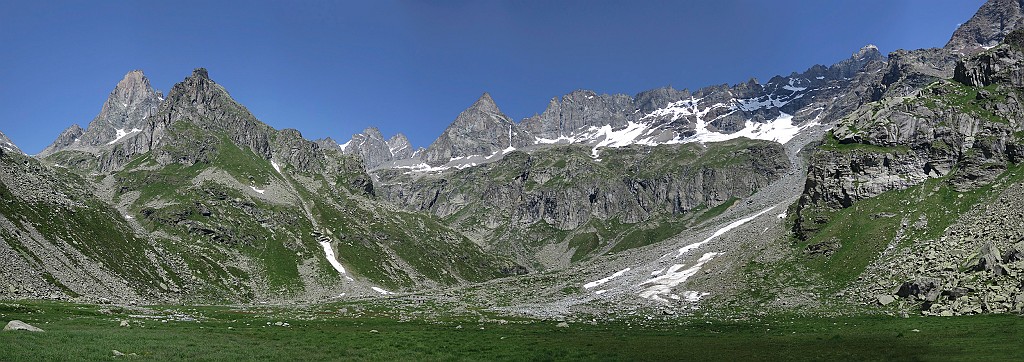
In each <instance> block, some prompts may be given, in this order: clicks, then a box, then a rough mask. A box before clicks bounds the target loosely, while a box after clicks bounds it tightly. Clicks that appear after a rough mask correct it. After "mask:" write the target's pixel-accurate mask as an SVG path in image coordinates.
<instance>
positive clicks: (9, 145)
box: [0, 132, 24, 154]
mask: <svg viewBox="0 0 1024 362" xmlns="http://www.w3.org/2000/svg"><path fill="white" fill-rule="evenodd" d="M4 152H14V153H24V152H21V149H19V148H18V146H15V145H14V142H11V139H9V138H7V136H6V135H4V133H3V132H0V154H3V153H4Z"/></svg>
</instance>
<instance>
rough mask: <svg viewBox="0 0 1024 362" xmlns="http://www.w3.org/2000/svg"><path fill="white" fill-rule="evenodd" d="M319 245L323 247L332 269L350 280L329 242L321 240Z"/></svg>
mask: <svg viewBox="0 0 1024 362" xmlns="http://www.w3.org/2000/svg"><path fill="white" fill-rule="evenodd" d="M320 247H322V248H323V249H324V255H325V256H326V257H327V262H328V263H331V266H332V267H334V270H337V271H338V273H341V275H344V276H345V278H346V279H348V280H352V277H350V276H348V273H346V272H345V267H344V266H342V265H341V262H339V261H338V257H337V255H335V254H334V248H332V247H331V242H329V241H321V242H320Z"/></svg>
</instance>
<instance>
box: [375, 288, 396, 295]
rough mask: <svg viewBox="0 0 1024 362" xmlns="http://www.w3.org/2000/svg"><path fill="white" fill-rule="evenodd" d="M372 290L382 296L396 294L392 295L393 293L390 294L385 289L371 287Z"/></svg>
mask: <svg viewBox="0 0 1024 362" xmlns="http://www.w3.org/2000/svg"><path fill="white" fill-rule="evenodd" d="M370 289H373V291H375V292H377V293H380V294H382V295H389V294H395V293H392V292H389V291H387V290H385V289H384V288H378V287H370Z"/></svg>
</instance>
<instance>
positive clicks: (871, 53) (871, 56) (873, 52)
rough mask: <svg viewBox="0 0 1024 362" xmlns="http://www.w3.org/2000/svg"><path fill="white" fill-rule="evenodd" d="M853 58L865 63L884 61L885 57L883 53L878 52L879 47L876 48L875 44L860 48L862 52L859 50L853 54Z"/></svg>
mask: <svg viewBox="0 0 1024 362" xmlns="http://www.w3.org/2000/svg"><path fill="white" fill-rule="evenodd" d="M851 58H853V59H857V60H862V61H863V60H879V59H882V58H883V57H882V52H879V51H878V47H877V46H875V45H874V44H868V45H865V46H864V47H862V48H860V50H858V51H857V52H856V53H853V56H851Z"/></svg>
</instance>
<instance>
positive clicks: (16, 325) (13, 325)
mask: <svg viewBox="0 0 1024 362" xmlns="http://www.w3.org/2000/svg"><path fill="white" fill-rule="evenodd" d="M4 330H5V331H29V332H42V331H43V330H42V329H39V328H38V327H35V326H33V325H31V324H28V323H25V322H22V321H19V320H13V321H10V322H7V325H6V326H4Z"/></svg>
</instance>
